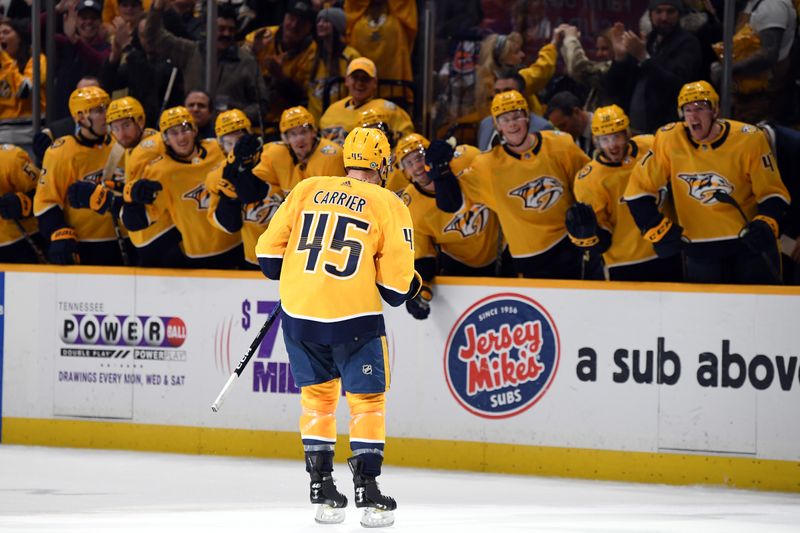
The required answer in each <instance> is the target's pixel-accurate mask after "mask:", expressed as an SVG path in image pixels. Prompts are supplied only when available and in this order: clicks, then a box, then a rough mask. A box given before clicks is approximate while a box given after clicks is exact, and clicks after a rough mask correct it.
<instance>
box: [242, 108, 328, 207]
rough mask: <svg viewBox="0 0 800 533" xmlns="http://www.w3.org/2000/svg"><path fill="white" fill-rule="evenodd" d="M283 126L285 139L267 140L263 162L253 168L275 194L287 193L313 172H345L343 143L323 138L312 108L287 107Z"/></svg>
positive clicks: (322, 173) (319, 173)
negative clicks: (310, 109) (269, 141)
mask: <svg viewBox="0 0 800 533" xmlns="http://www.w3.org/2000/svg"><path fill="white" fill-rule="evenodd" d="M279 127H280V131H281V138H282V140H281V141H280V142H272V143H269V144H267V145H266V147H265V148H264V151H263V154H262V157H261V162H260V163H259V164H258V165H256V167H255V168H254V169H253V174H255V175H256V176H257V177H259V178H260V179H262V180H263V181H265V182H266V183H268V184H269V185H270V186H271V187H273V188H274V192H273V194H277V193H283V195H286V194H288V193H289V192H290V191H291V190H292V189H293V188H294V187H295V186H296V185H297V184H298V183H300V182H301V181H302V180H304V179H306V178H308V177H311V176H339V175H342V174H344V165H343V163H342V148H341V146H339V145H338V144H336V143H335V142H333V141H330V140H328V139H323V138H320V136H319V133H318V131H317V124H316V121H315V120H314V117H313V116H312V115H311V113H309V111H308V109H306V108H305V107H303V106H296V107H290V108H289V109H286V110H285V111H284V112H283V113H282V114H281V121H280V124H279Z"/></svg>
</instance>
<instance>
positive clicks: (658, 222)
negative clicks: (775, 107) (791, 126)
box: [625, 81, 789, 283]
mask: <svg viewBox="0 0 800 533" xmlns="http://www.w3.org/2000/svg"><path fill="white" fill-rule="evenodd" d="M678 111H679V113H680V114H681V115H682V116H683V122H674V123H671V124H668V125H666V126H664V127H662V128H661V129H659V130H658V132H657V133H656V138H655V143H654V145H653V149H652V150H651V151H650V152H648V153H647V154H646V155H645V156H644V157H643V158H642V159H641V161H640V163H639V164H638V165H637V166H636V168H635V169H634V171H633V173H632V174H631V178H630V182H629V183H628V187H627V189H626V190H625V200H626V201H627V202H628V206H629V207H630V210H631V214H632V215H633V218H634V220H636V224H637V226H639V228H640V229H641V231H642V233H643V235H644V237H645V239H647V240H648V241H650V242H651V243H652V244H653V246H654V248H655V251H656V253H658V255H659V256H661V257H669V256H671V255H676V254H678V253H680V252H681V251H683V252H684V255H685V256H686V280H687V281H693V282H700V283H777V282H779V281H780V269H779V265H780V262H779V260H780V257H779V253H778V248H777V241H776V239H777V237H778V235H780V232H779V227H778V221H779V220H780V219H781V217H782V216H783V213H784V211H785V209H786V207H787V206H788V204H789V193H788V192H787V191H786V187H785V186H784V184H783V182H782V181H781V176H780V173H779V171H778V167H777V165H776V163H775V157H774V156H773V154H772V151H771V150H770V147H769V144H768V143H767V140H766V138H765V137H764V135H762V134H761V132H760V131H759V130H758V128H757V127H755V126H751V125H749V124H744V123H741V122H736V121H733V120H723V119H720V118H719V96H718V95H717V92H716V91H715V90H714V88H713V87H711V85H710V84H708V83H707V82H705V81H698V82H692V83H687V84H686V85H684V86H683V88H682V89H681V91H680V93H679V94H678ZM664 190H671V193H672V198H673V201H674V204H675V211H676V219H675V220H672V219H671V218H670V217H668V216H665V215H663V214H662V213H660V212H659V211H658V208H657V207H656V203H657V199H658V197H659V195H660V194H662V191H664Z"/></svg>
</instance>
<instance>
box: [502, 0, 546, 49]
mask: <svg viewBox="0 0 800 533" xmlns="http://www.w3.org/2000/svg"><path fill="white" fill-rule="evenodd" d="M511 29H512V30H513V31H515V32H516V33H519V34H520V35H522V40H523V42H524V44H523V49H524V50H525V51H526V52H528V53H533V52H534V51H536V50H538V49H539V48H540V47H541V46H543V45H545V44H547V42H548V41H549V40H550V38H551V37H552V36H553V24H552V23H551V22H550V19H548V18H547V13H546V12H545V0H517V1H516V3H515V4H514V5H513V7H512V8H511Z"/></svg>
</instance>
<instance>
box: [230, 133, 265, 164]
mask: <svg viewBox="0 0 800 533" xmlns="http://www.w3.org/2000/svg"><path fill="white" fill-rule="evenodd" d="M263 147H264V143H263V142H262V141H261V137H258V136H256V135H251V134H249V133H248V134H245V135H243V136H242V138H241V139H239V140H238V141H237V142H236V146H234V147H233V158H234V164H235V165H236V166H237V167H238V170H243V169H245V168H253V167H254V166H256V165H257V164H258V162H259V161H260V160H261V149H262V148H263Z"/></svg>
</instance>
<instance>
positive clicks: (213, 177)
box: [206, 109, 283, 269]
mask: <svg viewBox="0 0 800 533" xmlns="http://www.w3.org/2000/svg"><path fill="white" fill-rule="evenodd" d="M251 127H252V124H251V122H250V119H248V118H247V115H245V114H244V113H243V112H242V111H241V110H239V109H230V110H228V111H224V112H222V113H220V114H219V116H218V117H217V121H216V123H215V125H214V129H215V132H216V134H217V140H218V141H219V144H220V146H221V147H222V150H223V151H224V152H225V153H226V154H227V156H228V160H227V162H222V163H220V164H219V166H218V167H216V168H215V169H214V170H212V171H211V172H210V173H209V174H208V177H207V178H206V190H207V191H208V193H209V206H208V219H209V221H210V222H211V224H212V225H214V226H216V227H218V228H220V229H222V230H223V231H226V232H228V233H231V234H234V233H237V232H239V231H241V234H242V241H243V243H244V258H245V262H244V264H243V268H248V269H250V268H252V269H258V260H257V259H256V242H257V241H258V237H259V236H260V235H261V234H262V233H263V232H264V230H265V229H266V227H267V224H268V223H269V220H270V218H272V215H273V214H274V213H275V210H276V209H278V206H279V205H280V204H281V201H282V200H283V196H282V195H280V194H277V193H275V192H274V191H275V190H277V189H273V188H272V187H271V186H270V185H269V184H267V183H265V182H264V181H262V180H260V179H259V178H257V177H256V176H255V175H253V167H254V166H255V165H256V164H257V163H259V160H260V158H261V154H262V142H261V139H259V138H258V137H256V136H255V135H252V133H251Z"/></svg>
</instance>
